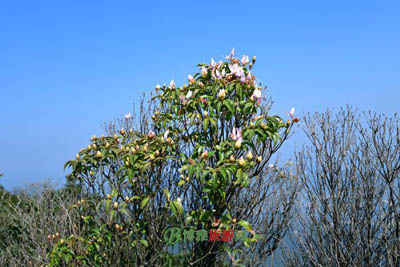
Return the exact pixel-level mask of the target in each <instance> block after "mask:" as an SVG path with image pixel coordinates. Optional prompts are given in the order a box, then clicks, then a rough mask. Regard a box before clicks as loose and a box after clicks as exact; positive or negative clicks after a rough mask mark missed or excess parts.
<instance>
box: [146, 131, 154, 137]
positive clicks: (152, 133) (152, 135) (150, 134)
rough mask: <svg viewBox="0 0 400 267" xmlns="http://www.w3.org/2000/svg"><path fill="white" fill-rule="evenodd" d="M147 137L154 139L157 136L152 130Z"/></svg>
mask: <svg viewBox="0 0 400 267" xmlns="http://www.w3.org/2000/svg"><path fill="white" fill-rule="evenodd" d="M147 136H148V137H150V138H153V137H154V136H156V134H155V133H154V132H153V131H152V130H150V131H149V133H148V134H147Z"/></svg>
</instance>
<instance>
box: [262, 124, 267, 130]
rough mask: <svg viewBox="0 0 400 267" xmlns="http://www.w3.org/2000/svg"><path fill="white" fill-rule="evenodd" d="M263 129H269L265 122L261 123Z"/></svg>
mask: <svg viewBox="0 0 400 267" xmlns="http://www.w3.org/2000/svg"><path fill="white" fill-rule="evenodd" d="M261 128H263V129H264V130H265V129H266V128H267V125H266V124H265V123H264V122H262V123H261Z"/></svg>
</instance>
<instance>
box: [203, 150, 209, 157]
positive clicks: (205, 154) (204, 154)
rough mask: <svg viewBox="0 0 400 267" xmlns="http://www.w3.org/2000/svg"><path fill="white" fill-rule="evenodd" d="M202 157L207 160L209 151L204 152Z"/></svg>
mask: <svg viewBox="0 0 400 267" xmlns="http://www.w3.org/2000/svg"><path fill="white" fill-rule="evenodd" d="M201 157H202V158H203V159H206V158H207V157H208V151H207V150H206V151H204V152H203V153H202V154H201Z"/></svg>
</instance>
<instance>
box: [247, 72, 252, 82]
mask: <svg viewBox="0 0 400 267" xmlns="http://www.w3.org/2000/svg"><path fill="white" fill-rule="evenodd" d="M246 79H247V80H249V81H251V80H252V79H253V78H252V77H251V72H250V71H249V72H248V73H247V77H246Z"/></svg>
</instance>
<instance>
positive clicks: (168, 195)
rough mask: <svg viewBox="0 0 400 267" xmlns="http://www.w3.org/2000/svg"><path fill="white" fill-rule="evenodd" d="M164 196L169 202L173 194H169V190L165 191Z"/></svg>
mask: <svg viewBox="0 0 400 267" xmlns="http://www.w3.org/2000/svg"><path fill="white" fill-rule="evenodd" d="M163 192H164V195H165V196H166V197H167V200H169V198H170V196H171V194H170V193H169V191H168V190H167V189H165V188H164V189H163Z"/></svg>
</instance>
